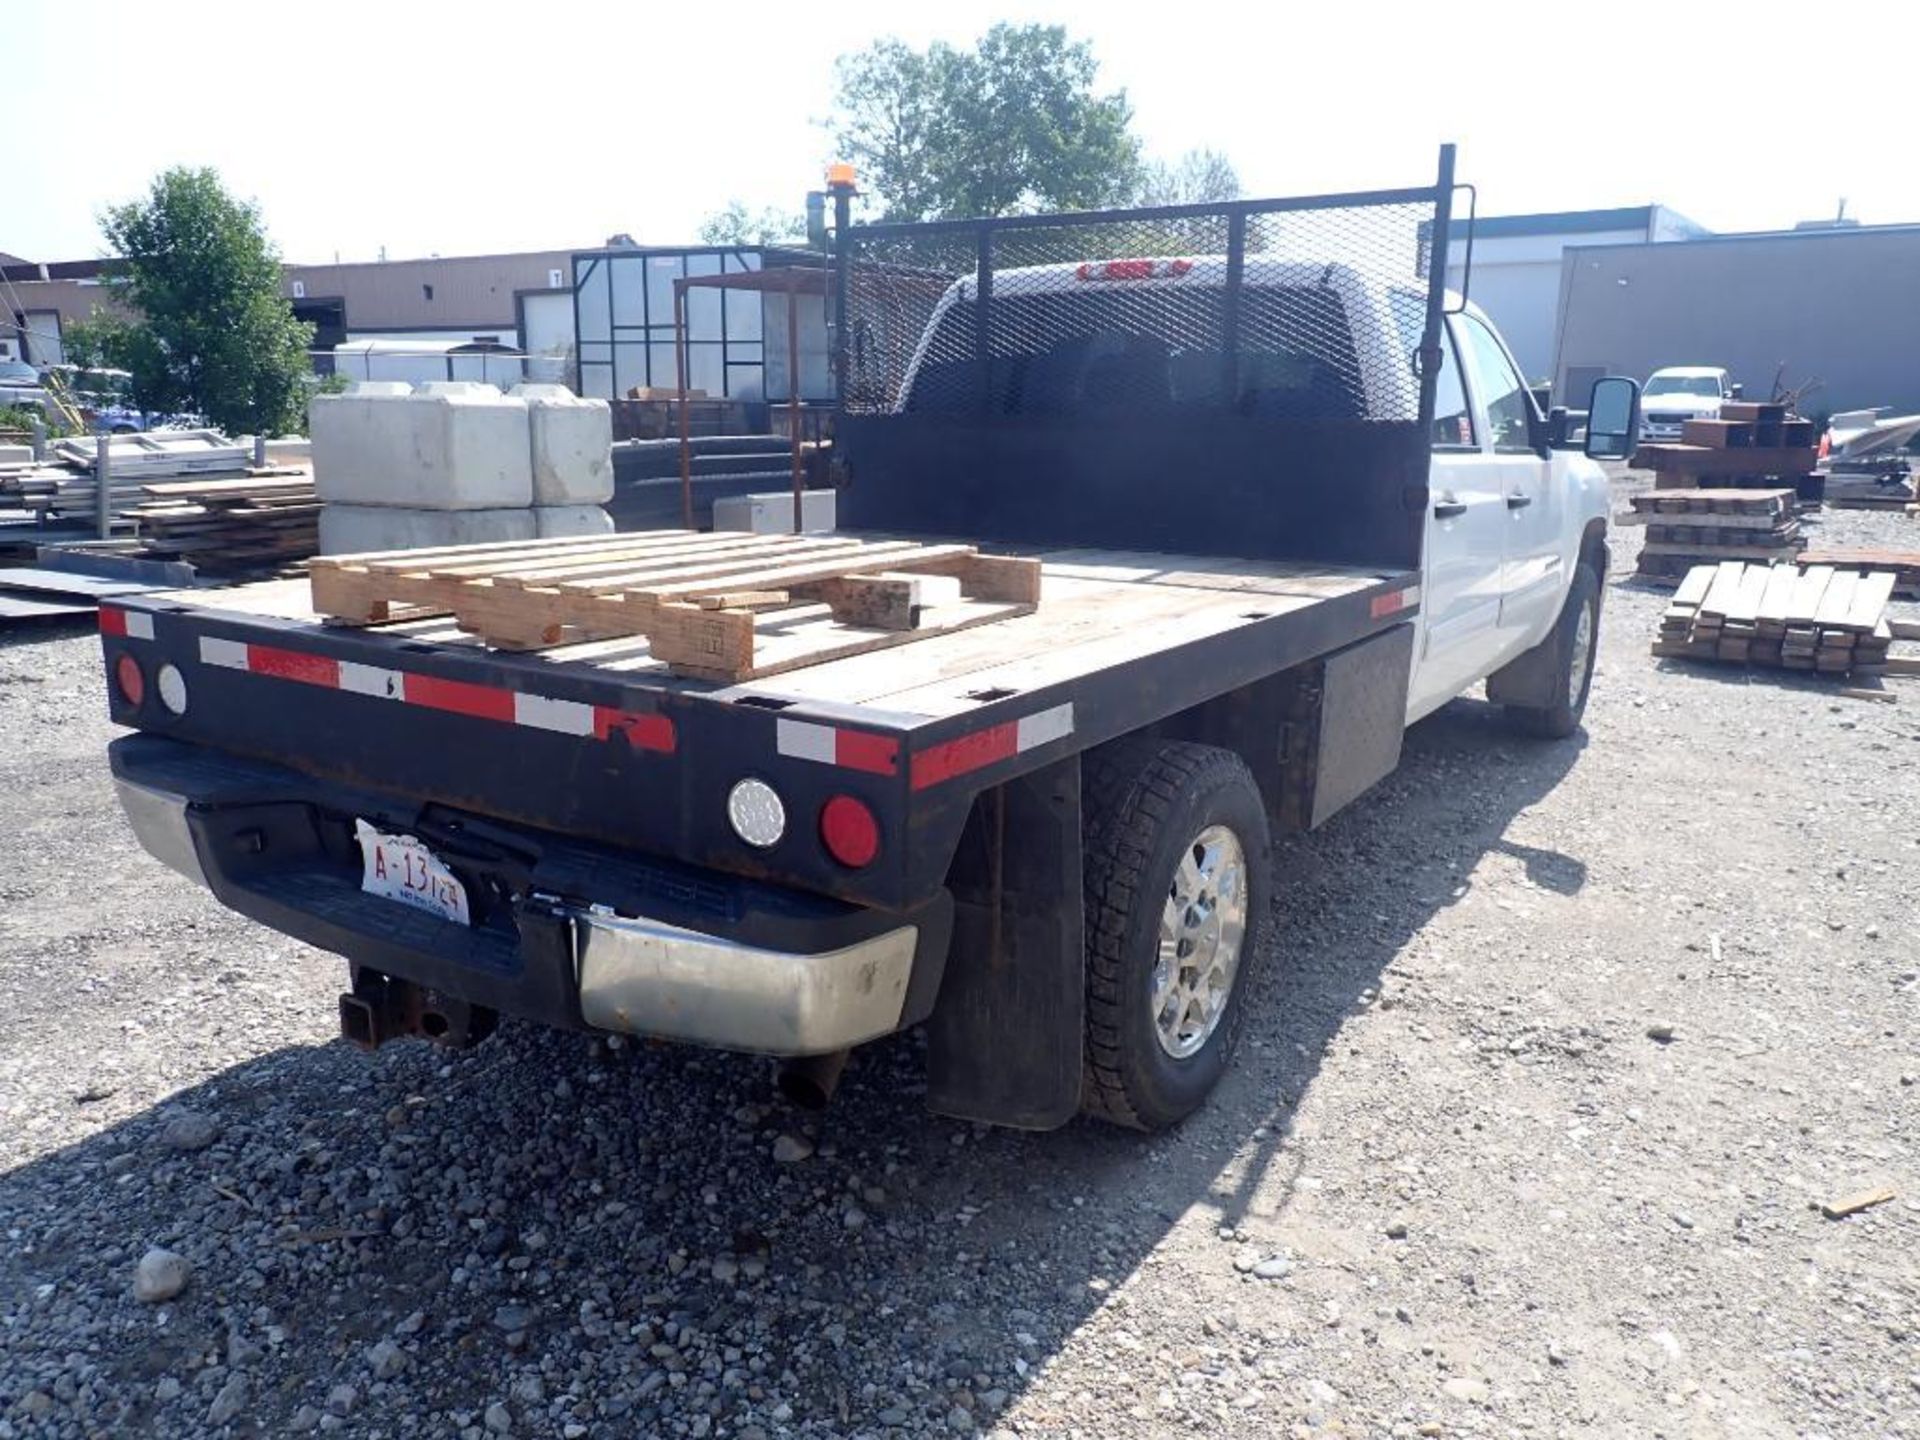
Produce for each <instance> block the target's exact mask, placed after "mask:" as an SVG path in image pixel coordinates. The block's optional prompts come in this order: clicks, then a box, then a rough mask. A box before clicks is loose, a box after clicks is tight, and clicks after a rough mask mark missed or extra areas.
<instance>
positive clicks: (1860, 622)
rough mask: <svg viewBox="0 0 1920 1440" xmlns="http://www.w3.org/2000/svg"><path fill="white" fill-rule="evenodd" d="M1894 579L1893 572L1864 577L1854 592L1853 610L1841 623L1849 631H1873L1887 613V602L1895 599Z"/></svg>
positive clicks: (1882, 572) (1874, 572)
mask: <svg viewBox="0 0 1920 1440" xmlns="http://www.w3.org/2000/svg"><path fill="white" fill-rule="evenodd" d="M1893 578H1894V577H1893V574H1892V572H1891V571H1887V570H1873V571H1869V572H1868V573H1867V574H1865V575H1862V576H1861V577H1860V584H1859V586H1858V587H1857V588H1856V589H1855V590H1854V592H1853V608H1852V609H1851V610H1850V611H1848V613H1847V618H1846V619H1845V620H1844V621H1842V622H1840V623H1842V624H1844V625H1845V626H1846V627H1847V628H1848V629H1849V630H1858V631H1863V632H1870V631H1872V629H1873V627H1874V626H1876V625H1878V624H1879V623H1880V617H1881V616H1882V615H1883V614H1885V613H1886V609H1887V602H1888V601H1889V600H1891V599H1893Z"/></svg>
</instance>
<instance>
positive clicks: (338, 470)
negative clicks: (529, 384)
mask: <svg viewBox="0 0 1920 1440" xmlns="http://www.w3.org/2000/svg"><path fill="white" fill-rule="evenodd" d="M308 416H309V421H310V428H311V431H312V436H313V480H314V488H315V489H316V490H317V491H318V492H319V495H320V498H321V499H322V500H324V501H327V502H328V503H329V504H335V503H338V504H346V505H368V506H372V505H391V506H396V507H400V508H404V509H412V510H500V509H509V508H515V507H522V506H527V505H531V504H532V503H533V463H532V446H531V442H530V439H529V432H528V426H527V405H526V402H525V401H524V400H518V399H510V398H509V397H507V396H505V395H502V394H501V393H500V392H499V391H498V390H495V389H494V388H493V387H492V386H491V385H481V384H478V383H476V382H473V381H468V380H443V381H435V382H434V383H432V384H428V385H422V386H420V387H419V388H418V389H417V390H415V389H412V388H411V387H409V386H408V385H407V384H406V383H405V382H404V381H399V380H375V381H365V382H362V383H361V384H358V385H356V386H354V387H353V388H352V389H350V390H347V391H346V392H344V393H343V394H339V395H316V396H315V397H314V398H313V404H312V405H311V407H310V408H309V410H308Z"/></svg>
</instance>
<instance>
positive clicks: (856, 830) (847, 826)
mask: <svg viewBox="0 0 1920 1440" xmlns="http://www.w3.org/2000/svg"><path fill="white" fill-rule="evenodd" d="M820 840H821V843H823V844H824V845H825V846H826V847H827V853H828V854H829V855H831V856H833V858H834V859H836V860H838V861H839V862H840V863H841V864H842V865H845V866H846V867H847V868H848V869H850V870H858V869H859V868H860V867H861V866H863V865H871V864H872V863H873V857H874V856H876V855H878V854H879V853H880V822H879V821H878V820H875V819H874V818H873V811H871V810H869V809H868V808H867V807H866V806H865V805H863V804H862V803H861V802H860V801H858V800H856V799H854V798H853V796H851V795H836V796H834V797H833V798H832V799H831V800H829V801H827V803H826V804H825V805H823V806H821V807H820Z"/></svg>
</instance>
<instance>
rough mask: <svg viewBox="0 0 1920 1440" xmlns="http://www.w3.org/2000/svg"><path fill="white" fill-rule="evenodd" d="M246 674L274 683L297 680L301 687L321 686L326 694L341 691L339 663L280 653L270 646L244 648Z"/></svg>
mask: <svg viewBox="0 0 1920 1440" xmlns="http://www.w3.org/2000/svg"><path fill="white" fill-rule="evenodd" d="M247 671H248V673H249V674H253V675H268V676H271V677H272V678H273V679H275V680H298V681H299V682H300V683H301V684H302V685H324V686H326V687H327V688H328V689H329V690H338V689H339V688H340V662H339V661H337V660H332V659H329V658H328V657H327V656H325V655H308V654H303V653H302V652H301V651H298V650H280V649H276V648H275V647H274V646H272V645H249V646H247Z"/></svg>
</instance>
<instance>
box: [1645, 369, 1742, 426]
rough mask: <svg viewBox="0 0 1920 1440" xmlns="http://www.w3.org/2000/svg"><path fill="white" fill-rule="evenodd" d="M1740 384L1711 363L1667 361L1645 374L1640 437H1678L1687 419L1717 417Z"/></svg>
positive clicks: (1738, 394)
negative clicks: (1690, 363) (1677, 363)
mask: <svg viewBox="0 0 1920 1440" xmlns="http://www.w3.org/2000/svg"><path fill="white" fill-rule="evenodd" d="M1739 398H1740V387H1739V386H1738V385H1736V384H1734V383H1733V377H1732V376H1730V375H1729V374H1728V373H1727V372H1726V371H1725V370H1722V369H1720V368H1719V367H1718V366H1715V365H1669V366H1666V367H1665V368H1664V369H1660V370H1656V371H1654V372H1653V374H1651V375H1649V376H1648V377H1647V383H1646V388H1645V389H1644V390H1643V391H1642V392H1641V403H1642V406H1643V412H1642V414H1641V417H1640V419H1641V438H1642V439H1645V440H1678V439H1679V438H1680V427H1681V426H1682V425H1684V424H1686V422H1687V421H1689V420H1718V419H1719V418H1720V405H1721V402H1722V401H1725V400H1738V399H1739Z"/></svg>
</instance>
